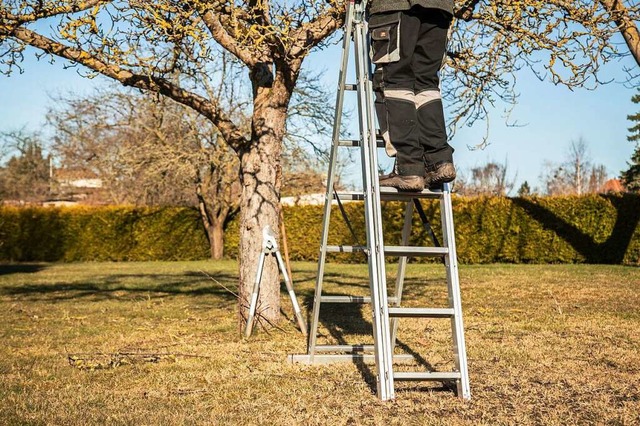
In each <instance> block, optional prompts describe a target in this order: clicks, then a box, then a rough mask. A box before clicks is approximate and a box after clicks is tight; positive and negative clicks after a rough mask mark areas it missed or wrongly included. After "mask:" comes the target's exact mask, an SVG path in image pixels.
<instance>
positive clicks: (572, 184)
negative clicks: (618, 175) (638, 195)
mask: <svg viewBox="0 0 640 426" xmlns="http://www.w3.org/2000/svg"><path fill="white" fill-rule="evenodd" d="M588 151H589V149H588V144H587V142H586V141H585V140H584V139H583V138H580V139H578V140H577V141H572V142H571V145H569V149H568V151H567V155H566V158H565V160H564V161H563V162H562V163H560V164H554V163H551V162H547V163H545V165H544V169H545V170H544V172H543V175H542V178H543V181H544V185H545V188H546V193H547V195H569V194H577V195H582V194H586V193H594V192H598V191H599V190H600V188H601V187H602V185H603V184H604V182H605V181H606V180H607V172H606V168H605V167H604V166H603V165H596V166H594V165H593V164H592V162H591V158H590V156H589V152H588Z"/></svg>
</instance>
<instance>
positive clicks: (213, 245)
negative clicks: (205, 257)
mask: <svg viewBox="0 0 640 426" xmlns="http://www.w3.org/2000/svg"><path fill="white" fill-rule="evenodd" d="M207 233H208V234H209V248H210V249H211V259H212V260H220V259H222V257H223V256H224V221H220V220H213V221H212V222H211V225H209V227H208V228H207Z"/></svg>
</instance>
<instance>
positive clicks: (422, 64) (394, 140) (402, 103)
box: [369, 6, 453, 176]
mask: <svg viewBox="0 0 640 426" xmlns="http://www.w3.org/2000/svg"><path fill="white" fill-rule="evenodd" d="M450 24H451V15H449V14H448V13H446V12H444V11H442V10H439V9H425V8H422V7H419V6H416V7H413V8H412V9H410V10H406V11H401V12H390V13H381V14H374V15H371V16H370V17H369V31H370V34H371V55H372V62H373V63H374V64H375V72H374V78H373V84H374V91H375V93H376V114H377V116H378V122H379V124H380V131H381V133H382V137H383V138H384V140H385V143H386V150H387V154H388V155H390V156H392V157H393V156H395V157H396V165H397V172H398V173H399V174H401V175H408V176H422V175H424V173H425V165H426V166H430V165H434V164H438V163H441V162H452V161H453V156H452V154H453V148H452V147H451V146H450V145H449V144H448V143H447V131H446V127H445V120H444V111H443V108H442V99H441V96H440V87H439V86H440V84H439V83H440V80H439V77H438V71H439V70H440V68H441V66H442V61H443V58H444V53H445V48H446V43H447V33H448V30H449V25H450Z"/></svg>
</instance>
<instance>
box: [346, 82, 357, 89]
mask: <svg viewBox="0 0 640 426" xmlns="http://www.w3.org/2000/svg"><path fill="white" fill-rule="evenodd" d="M357 89H358V85H357V84H349V83H347V84H345V85H344V90H357Z"/></svg>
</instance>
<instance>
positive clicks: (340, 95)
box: [307, 1, 354, 362]
mask: <svg viewBox="0 0 640 426" xmlns="http://www.w3.org/2000/svg"><path fill="white" fill-rule="evenodd" d="M353 20H354V3H353V1H350V2H349V3H347V9H346V18H345V27H344V39H343V42H342V57H341V61H340V72H339V75H338V92H337V94H336V107H335V108H336V109H335V116H334V125H333V135H332V140H331V152H330V158H329V172H328V176H327V190H326V193H325V202H324V212H323V216H322V237H321V242H320V253H319V260H318V273H317V275H316V286H315V292H314V297H313V311H312V319H311V324H310V327H309V336H308V337H309V339H308V344H307V353H308V354H309V357H310V359H311V362H313V356H314V354H315V347H316V344H317V334H318V333H317V332H318V322H319V319H320V296H321V294H322V282H323V280H324V268H325V262H326V258H327V251H326V246H327V241H328V238H329V222H330V220H331V201H332V198H333V184H334V180H335V169H336V162H337V160H338V147H339V145H340V129H341V127H342V112H343V108H344V88H345V84H346V79H347V67H348V64H349V50H350V48H351V46H350V45H351V37H352V35H353Z"/></svg>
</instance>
